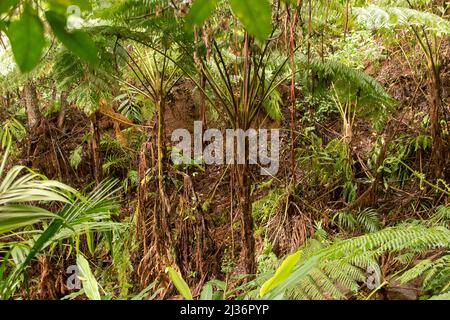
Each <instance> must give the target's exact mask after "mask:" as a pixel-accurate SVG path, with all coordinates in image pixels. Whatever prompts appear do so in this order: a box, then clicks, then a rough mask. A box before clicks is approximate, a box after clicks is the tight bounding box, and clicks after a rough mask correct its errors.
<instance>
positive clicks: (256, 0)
mask: <svg viewBox="0 0 450 320" xmlns="http://www.w3.org/2000/svg"><path fill="white" fill-rule="evenodd" d="M230 3H231V8H232V10H233V13H234V14H235V15H236V16H237V17H238V19H239V21H241V22H242V24H243V25H244V27H245V29H246V30H247V31H248V32H249V33H250V34H252V35H253V36H255V37H256V38H257V39H258V40H260V41H265V40H267V38H268V37H269V35H270V32H271V31H272V9H271V7H270V3H269V1H268V0H246V1H242V0H230Z"/></svg>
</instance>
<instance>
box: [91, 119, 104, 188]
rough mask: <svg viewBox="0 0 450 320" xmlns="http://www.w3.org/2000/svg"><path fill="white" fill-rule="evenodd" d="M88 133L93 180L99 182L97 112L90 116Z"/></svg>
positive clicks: (99, 162) (100, 173)
mask: <svg viewBox="0 0 450 320" xmlns="http://www.w3.org/2000/svg"><path fill="white" fill-rule="evenodd" d="M90 125H91V128H90V133H91V139H90V140H91V156H92V165H93V174H94V178H95V181H96V182H97V183H100V180H101V178H102V168H101V159H100V150H99V144H100V133H99V131H98V126H97V114H96V113H94V114H93V115H91V117H90Z"/></svg>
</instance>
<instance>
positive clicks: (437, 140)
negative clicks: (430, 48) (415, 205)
mask: <svg viewBox="0 0 450 320" xmlns="http://www.w3.org/2000/svg"><path fill="white" fill-rule="evenodd" d="M429 83H430V84H429V86H430V94H431V104H430V131H431V137H432V139H433V146H432V151H431V165H432V175H433V178H439V177H441V175H442V171H443V167H444V161H445V158H444V150H443V146H444V144H443V141H442V138H441V130H440V124H439V120H440V113H441V106H442V97H441V79H440V74H439V70H437V69H435V68H432V70H431V72H430V80H429Z"/></svg>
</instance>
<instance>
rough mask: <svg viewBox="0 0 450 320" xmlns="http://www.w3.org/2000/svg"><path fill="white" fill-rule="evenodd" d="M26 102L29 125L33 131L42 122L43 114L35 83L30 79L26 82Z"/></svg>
mask: <svg viewBox="0 0 450 320" xmlns="http://www.w3.org/2000/svg"><path fill="white" fill-rule="evenodd" d="M24 91H25V104H26V108H27V117H28V127H29V130H30V132H31V133H32V132H33V131H34V130H35V129H36V126H37V125H38V124H39V123H40V121H41V118H42V115H41V112H40V111H39V101H38V97H37V92H36V86H35V84H34V83H33V82H32V81H31V80H29V81H28V82H27V83H26V84H25V88H24Z"/></svg>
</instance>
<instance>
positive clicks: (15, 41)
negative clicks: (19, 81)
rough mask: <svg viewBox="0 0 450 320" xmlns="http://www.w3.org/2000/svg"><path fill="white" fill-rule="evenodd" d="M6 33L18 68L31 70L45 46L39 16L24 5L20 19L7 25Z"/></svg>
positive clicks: (24, 70) (26, 70) (23, 70)
mask: <svg viewBox="0 0 450 320" xmlns="http://www.w3.org/2000/svg"><path fill="white" fill-rule="evenodd" d="M7 35H8V38H9V41H10V43H11V48H12V51H13V54H14V58H15V60H16V63H17V65H18V66H19V68H20V70H21V71H22V72H30V71H31V70H33V69H34V67H35V66H36V65H37V64H38V62H39V60H40V59H41V56H42V50H43V49H44V46H45V37H44V28H43V26H42V22H41V20H39V17H38V16H37V15H36V14H35V13H34V12H33V11H32V9H31V8H30V7H29V6H26V7H25V9H24V11H23V13H22V16H21V17H20V19H19V20H17V21H13V22H12V23H11V25H10V26H9V29H8V32H7Z"/></svg>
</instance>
